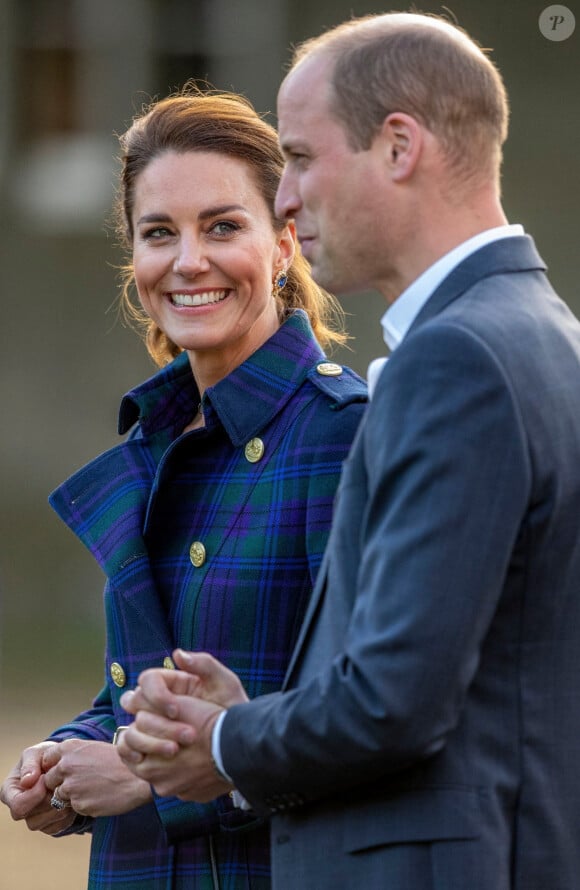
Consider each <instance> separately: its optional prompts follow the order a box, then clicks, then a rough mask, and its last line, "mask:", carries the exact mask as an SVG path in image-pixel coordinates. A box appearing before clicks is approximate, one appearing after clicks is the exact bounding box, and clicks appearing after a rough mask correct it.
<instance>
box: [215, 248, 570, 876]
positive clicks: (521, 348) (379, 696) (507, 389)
mask: <svg viewBox="0 0 580 890" xmlns="http://www.w3.org/2000/svg"><path fill="white" fill-rule="evenodd" d="M579 520H580V325H579V323H578V321H577V320H576V319H575V318H574V316H573V315H572V313H571V312H570V311H569V310H568V308H567V307H566V306H565V305H564V303H563V302H562V301H561V300H560V299H559V298H558V297H557V296H556V295H555V294H554V292H553V290H552V289H551V287H550V285H549V283H548V281H547V278H546V276H545V270H544V266H543V263H542V261H541V259H540V257H539V256H538V254H537V253H536V250H535V248H534V245H533V242H532V241H531V239H529V238H527V237H516V238H510V239H504V240H501V241H498V242H495V243H493V244H490V245H487V246H486V247H483V248H481V249H480V250H479V251H477V252H476V253H475V254H473V255H471V256H470V257H468V258H467V259H466V260H464V261H463V262H462V263H461V264H460V265H459V266H458V267H457V268H456V269H455V270H454V271H453V272H452V273H451V274H450V275H449V276H448V278H447V279H446V280H445V281H444V282H443V283H442V284H441V285H440V287H439V288H438V289H437V290H436V292H435V293H434V294H433V296H432V297H431V298H430V299H429V301H428V302H427V304H426V306H425V307H424V309H423V310H422V312H421V313H420V315H419V316H418V317H417V319H416V321H415V322H414V324H413V326H412V328H411V330H410V331H409V333H408V334H407V336H406V337H405V339H404V341H403V343H402V344H401V345H400V346H399V347H398V349H397V350H396V351H395V352H394V353H393V355H392V356H391V358H390V359H389V361H388V363H387V365H386V367H385V369H384V371H383V372H382V375H381V378H380V380H379V383H378V386H377V389H376V392H375V395H374V397H373V400H372V402H371V404H370V406H369V408H368V410H367V413H366V415H365V418H364V420H363V423H362V425H361V427H360V428H359V433H358V435H357V438H356V440H355V443H354V445H353V448H352V450H351V454H350V456H349V459H348V461H347V463H346V465H345V467H344V470H343V475H342V480H341V484H340V487H339V491H338V495H337V504H336V510H335V520H334V522H333V529H332V533H331V537H330V541H329V545H328V548H327V553H326V556H325V560H324V562H323V566H322V568H321V571H320V574H319V580H318V583H317V586H316V589H315V592H314V594H313V598H312V601H311V603H310V607H309V610H308V612H307V616H306V620H305V623H304V626H303V629H302V633H301V636H300V639H299V641H298V644H297V647H296V650H295V653H294V657H293V660H292V662H291V665H290V668H289V672H288V676H287V680H286V691H285V692H283V693H277V694H274V695H269V696H265V697H263V698H261V699H256V700H255V701H253V702H252V703H250V704H249V705H246V706H237V707H235V708H232V709H231V710H230V711H229V712H228V714H227V716H226V719H225V721H224V724H223V728H222V735H221V743H222V753H223V757H224V765H225V767H226V770H227V772H228V773H229V775H231V776H232V777H233V778H234V780H235V782H236V785H237V786H238V788H239V789H240V790H241V791H242V793H243V794H244V795H245V797H246V798H248V800H250V801H251V803H252V804H253V805H254V808H255V809H256V810H258V811H260V812H270V813H271V814H272V815H273V831H272V867H273V879H274V887H275V888H276V890H288V888H296V890H299V888H300V890H309V888H312V890H325V888H328V890H330V888H332V890H337V888H345V890H346V888H357V890H358V888H365V890H366V888H372V890H374V888H382V887H384V888H386V890H508V888H509V890H577V888H578V887H579V886H580V535H579V534H578V525H579Z"/></svg>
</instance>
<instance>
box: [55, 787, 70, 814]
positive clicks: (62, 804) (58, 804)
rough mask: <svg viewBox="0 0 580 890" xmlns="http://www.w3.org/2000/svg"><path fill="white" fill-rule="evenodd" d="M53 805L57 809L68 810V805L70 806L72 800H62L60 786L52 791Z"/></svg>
mask: <svg viewBox="0 0 580 890" xmlns="http://www.w3.org/2000/svg"><path fill="white" fill-rule="evenodd" d="M50 805H51V807H54V809H55V810H66V809H67V807H70V800H62V799H61V798H60V797H59V796H58V788H55V789H54V791H53V792H52V797H51V799H50Z"/></svg>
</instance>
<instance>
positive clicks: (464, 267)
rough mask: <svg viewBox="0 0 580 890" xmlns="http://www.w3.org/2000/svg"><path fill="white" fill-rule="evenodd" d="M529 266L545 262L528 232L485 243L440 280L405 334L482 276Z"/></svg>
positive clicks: (539, 266) (543, 267) (536, 267)
mask: <svg viewBox="0 0 580 890" xmlns="http://www.w3.org/2000/svg"><path fill="white" fill-rule="evenodd" d="M531 270H539V271H545V270H546V265H545V263H544V262H543V260H542V258H541V257H540V255H539V254H538V252H537V250H536V247H535V245H534V242H533V240H532V238H530V237H529V235H521V236H520V235H518V236H514V237H511V238H502V239H500V240H499V241H492V242H491V243H490V244H486V245H485V247H481V248H480V249H479V250H476V251H475V253H472V254H470V256H468V257H467V259H465V260H463V262H461V263H459V265H458V266H456V267H455V268H454V269H453V270H452V271H451V272H450V274H449V275H448V276H447V278H445V279H444V280H443V281H442V282H441V284H440V285H439V287H437V288H436V289H435V291H434V292H433V294H432V295H431V296H430V297H429V299H428V300H427V302H426V303H425V305H424V306H423V308H422V309H421V311H420V312H419V314H418V315H417V317H416V318H415V320H414V321H413V323H412V325H411V327H410V328H409V331H408V333H407V336H408V334H410V333H411V332H412V331H414V330H415V328H417V327H419V326H420V325H422V324H423V323H424V322H426V321H428V320H429V319H431V318H433V317H434V316H436V315H438V314H439V313H440V312H442V310H443V309H445V308H446V307H447V306H449V304H450V303H452V302H453V301H454V300H456V299H458V297H460V296H461V295H462V294H464V293H465V292H466V291H467V290H469V289H470V288H471V287H473V286H474V285H475V284H478V283H479V282H480V281H483V280H484V279H485V278H490V277H491V276H492V275H504V274H509V273H511V272H525V271H531Z"/></svg>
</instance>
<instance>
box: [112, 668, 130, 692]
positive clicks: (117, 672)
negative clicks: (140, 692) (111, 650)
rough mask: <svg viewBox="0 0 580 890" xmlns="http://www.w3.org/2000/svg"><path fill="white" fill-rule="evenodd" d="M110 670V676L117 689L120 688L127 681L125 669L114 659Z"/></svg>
mask: <svg viewBox="0 0 580 890" xmlns="http://www.w3.org/2000/svg"><path fill="white" fill-rule="evenodd" d="M110 671H111V677H112V678H113V683H114V684H115V686H118V687H119V689H122V688H123V686H124V685H125V683H126V682H127V675H126V674H125V671H124V670H123V668H122V667H121V665H120V664H119V663H118V662H117V661H114V662H113V663H112V664H111V667H110Z"/></svg>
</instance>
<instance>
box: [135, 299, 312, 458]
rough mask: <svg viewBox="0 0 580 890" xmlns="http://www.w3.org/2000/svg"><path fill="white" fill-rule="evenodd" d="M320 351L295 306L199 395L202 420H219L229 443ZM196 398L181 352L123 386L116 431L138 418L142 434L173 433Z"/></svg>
mask: <svg viewBox="0 0 580 890" xmlns="http://www.w3.org/2000/svg"><path fill="white" fill-rule="evenodd" d="M324 357H325V356H324V353H323V352H322V349H321V348H320V346H319V345H318V343H317V341H316V340H315V338H314V334H313V333H312V328H311V327H310V322H309V320H308V317H307V315H306V313H305V312H304V311H303V310H301V309H297V310H296V311H295V312H294V313H293V314H292V315H291V316H289V318H287V319H286V321H285V322H284V323H283V324H282V325H281V327H280V328H279V329H278V330H277V331H276V333H275V334H274V335H273V336H272V337H270V339H269V340H267V341H266V343H264V344H263V345H262V346H261V347H260V348H259V349H258V350H257V351H256V352H255V353H253V355H251V356H250V357H249V358H248V359H247V360H246V361H245V362H243V364H241V365H240V366H239V367H237V368H235V370H234V371H232V372H231V373H230V374H228V376H227V377H225V378H224V379H223V380H220V381H219V383H217V384H216V385H215V386H212V387H209V388H208V389H207V390H206V392H205V395H204V413H205V415H206V425H207V426H208V427H209V426H210V425H212V424H213V423H216V422H218V421H219V422H220V423H221V424H222V426H223V427H224V428H225V430H226V432H227V434H228V435H229V437H230V439H231V440H232V443H233V444H234V445H235V446H238V445H241V444H243V443H244V442H246V441H248V439H251V438H252V437H253V436H255V435H256V434H257V432H258V431H259V430H260V429H263V428H264V427H265V426H266V424H267V423H268V422H269V421H270V420H271V419H272V418H273V417H274V416H275V415H276V414H277V413H278V412H279V411H280V410H281V409H282V407H283V406H284V405H285V404H286V402H287V401H288V400H289V399H290V398H291V397H292V395H293V393H294V392H295V391H296V389H297V388H298V387H299V386H300V385H301V384H302V382H303V381H304V379H305V378H306V377H307V375H308V372H309V370H310V369H311V368H312V366H313V365H314V364H316V363H317V362H320V361H322V360H324ZM198 403H199V390H198V388H197V385H196V383H195V379H194V377H193V374H192V372H191V366H190V364H189V359H188V356H187V354H186V353H181V354H180V355H179V356H178V357H177V358H176V359H174V361H172V362H171V364H169V365H168V366H167V367H166V368H163V369H162V370H161V371H159V372H158V373H157V374H155V375H154V376H153V377H151V378H150V379H149V380H147V381H145V383H143V384H141V385H140V386H138V387H136V388H135V389H133V390H131V391H130V392H128V393H127V394H126V395H125V396H124V398H123V400H122V402H121V408H120V412H119V432H120V433H126V432H127V431H128V430H129V429H130V428H131V427H132V426H133V424H134V423H135V422H136V421H137V420H139V421H140V423H141V429H142V431H143V434H144V435H145V436H149V435H153V434H155V433H157V432H160V431H162V430H165V431H166V432H169V433H170V434H171V436H172V437H175V436H177V435H179V433H180V432H181V431H182V430H183V427H184V426H185V425H186V423H188V422H189V420H191V417H192V415H193V413H194V410H195V407H196V406H197V404H198Z"/></svg>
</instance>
